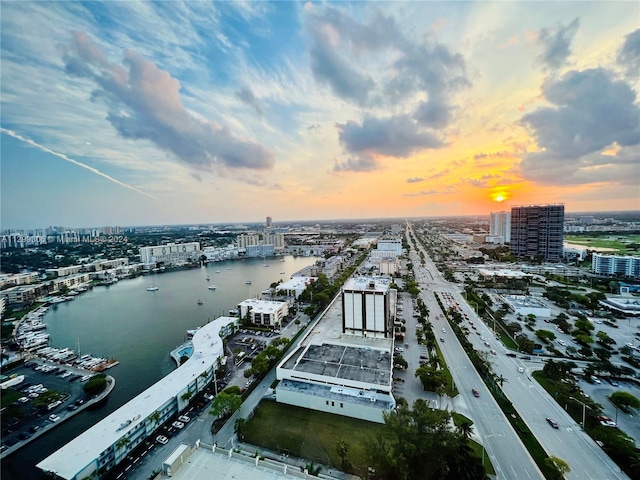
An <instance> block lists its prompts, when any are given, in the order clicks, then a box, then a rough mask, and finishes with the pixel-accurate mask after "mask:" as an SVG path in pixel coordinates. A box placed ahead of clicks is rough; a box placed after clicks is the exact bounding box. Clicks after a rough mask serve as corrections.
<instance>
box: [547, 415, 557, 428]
mask: <svg viewBox="0 0 640 480" xmlns="http://www.w3.org/2000/svg"><path fill="white" fill-rule="evenodd" d="M547 423H548V424H549V425H551V426H552V427H553V428H558V423H557V422H556V421H555V420H552V419H550V418H549V417H547Z"/></svg>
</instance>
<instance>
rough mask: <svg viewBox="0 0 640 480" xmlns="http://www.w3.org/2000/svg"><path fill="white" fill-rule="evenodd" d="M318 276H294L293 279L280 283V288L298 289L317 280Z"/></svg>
mask: <svg viewBox="0 0 640 480" xmlns="http://www.w3.org/2000/svg"><path fill="white" fill-rule="evenodd" d="M317 278H318V277H293V278H291V280H287V281H286V282H283V283H281V284H280V285H278V288H277V289H278V290H296V289H298V288H305V287H306V286H307V285H309V284H310V283H311V282H314V281H316V280H317Z"/></svg>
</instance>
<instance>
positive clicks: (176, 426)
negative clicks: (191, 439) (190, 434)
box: [171, 422, 184, 429]
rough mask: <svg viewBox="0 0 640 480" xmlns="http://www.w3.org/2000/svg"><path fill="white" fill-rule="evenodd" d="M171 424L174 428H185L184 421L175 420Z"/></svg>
mask: <svg viewBox="0 0 640 480" xmlns="http://www.w3.org/2000/svg"><path fill="white" fill-rule="evenodd" d="M171 426H172V427H174V428H178V429H182V428H184V423H182V422H173V423H172V424H171Z"/></svg>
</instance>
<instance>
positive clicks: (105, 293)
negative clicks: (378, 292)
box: [2, 256, 315, 480]
mask: <svg viewBox="0 0 640 480" xmlns="http://www.w3.org/2000/svg"><path fill="white" fill-rule="evenodd" d="M284 259H285V261H284V262H281V261H280V259H279V258H273V259H266V260H263V259H260V258H258V259H243V260H236V261H227V262H218V263H210V264H209V265H207V266H206V267H201V268H197V269H189V270H179V271H175V272H167V273H162V274H156V275H145V276H142V277H138V278H135V279H131V280H121V281H120V282H118V283H116V284H113V285H110V286H108V287H96V288H94V289H93V290H92V291H90V292H86V293H83V294H81V295H79V296H78V297H76V299H75V300H73V301H72V302H65V303H60V304H57V305H56V306H54V307H52V308H50V309H49V312H47V314H46V316H45V322H46V323H47V331H48V332H49V333H50V334H51V345H52V346H55V347H60V348H64V347H68V348H71V349H73V350H76V351H78V350H80V352H81V353H82V354H84V353H89V354H92V355H97V356H101V357H115V358H116V359H117V360H118V361H120V365H118V366H116V367H114V368H112V369H111V370H108V373H109V374H110V375H112V376H113V377H115V379H116V388H115V390H114V391H113V393H112V394H111V395H110V396H109V400H108V402H107V403H106V405H104V406H103V407H101V408H100V409H98V410H96V411H85V412H82V413H80V414H78V415H76V416H75V417H74V418H73V419H70V420H68V421H67V422H65V423H63V424H61V425H59V426H58V427H56V428H55V429H54V430H53V431H52V432H50V433H48V434H47V435H44V436H43V437H40V438H39V439H38V440H35V441H33V442H32V443H30V444H29V445H28V446H26V447H24V448H22V449H21V450H20V451H18V452H16V453H15V454H13V455H11V456H10V457H9V458H8V459H5V460H4V461H3V463H2V477H3V480H31V479H37V478H40V477H41V472H40V470H38V469H37V468H35V465H36V464H37V463H39V462H40V461H41V460H42V459H44V458H45V457H47V456H48V455H50V454H51V453H52V452H54V451H55V450H57V449H59V448H60V447H62V446H63V445H64V444H66V443H67V442H68V441H69V440H71V439H72V438H74V437H76V436H77V435H79V434H80V433H81V432H83V431H84V430H86V429H87V428H89V427H91V426H92V425H94V424H95V423H96V422H98V421H99V420H101V419H102V418H104V417H105V416H107V415H108V414H109V413H111V412H113V411H114V410H116V409H117V408H118V407H120V406H122V405H123V404H124V403H126V402H127V401H129V400H130V399H131V398H133V397H134V396H136V395H137V394H138V393H140V392H142V391H143V390H145V389H146V388H147V387H149V386H150V385H152V384H154V383H155V382H157V381H158V380H159V379H160V378H162V377H163V376H165V375H166V374H167V373H169V372H171V371H172V370H173V369H175V368H176V365H175V362H174V361H173V360H172V359H171V357H170V356H169V353H170V352H171V350H173V349H174V348H176V347H177V346H178V345H180V344H181V343H183V342H185V341H186V339H187V338H186V336H187V334H186V331H187V330H188V329H192V328H196V327H198V326H200V325H203V324H205V323H207V321H208V320H213V319H214V318H217V317H219V316H220V315H227V314H228V312H229V310H230V309H232V308H235V307H236V306H237V304H238V303H239V302H241V301H242V300H245V299H247V298H250V297H255V296H256V295H257V294H259V293H260V292H261V291H262V290H264V289H266V288H268V287H269V285H271V283H273V282H277V281H278V280H280V279H282V280H284V281H286V280H288V279H289V277H290V275H291V274H292V273H294V272H296V271H298V270H300V269H301V268H303V267H305V266H307V265H310V264H311V263H313V262H314V261H315V258H311V257H295V258H294V257H291V256H287V257H284ZM265 264H266V265H268V267H265V266H264V265H265ZM218 271H219V272H218ZM280 272H285V273H280ZM207 275H208V276H209V277H210V280H209V281H207V280H206V277H207ZM247 280H250V281H251V285H246V284H245V282H246V281H247ZM152 285H154V286H156V287H158V290H157V291H155V292H148V291H147V290H146V289H147V287H149V286H152ZM209 285H216V286H217V289H216V290H209V289H208V286H209ZM198 299H201V300H202V301H203V305H198V303H197V302H198ZM78 346H79V349H78Z"/></svg>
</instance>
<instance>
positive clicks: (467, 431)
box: [458, 420, 473, 438]
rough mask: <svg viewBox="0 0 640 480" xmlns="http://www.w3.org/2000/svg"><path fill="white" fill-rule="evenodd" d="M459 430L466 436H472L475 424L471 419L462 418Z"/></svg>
mask: <svg viewBox="0 0 640 480" xmlns="http://www.w3.org/2000/svg"><path fill="white" fill-rule="evenodd" d="M458 432H460V434H461V435H462V436H463V437H464V438H471V434H472V433H473V424H472V423H471V421H469V420H462V422H460V425H458Z"/></svg>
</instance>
